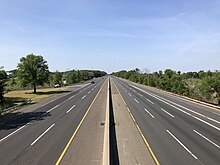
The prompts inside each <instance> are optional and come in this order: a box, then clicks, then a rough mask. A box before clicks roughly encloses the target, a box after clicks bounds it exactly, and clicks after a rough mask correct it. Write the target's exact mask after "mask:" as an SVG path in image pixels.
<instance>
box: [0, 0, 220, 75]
mask: <svg viewBox="0 0 220 165" xmlns="http://www.w3.org/2000/svg"><path fill="white" fill-rule="evenodd" d="M30 53H33V54H35V55H42V56H43V57H44V59H45V60H46V61H47V62H48V65H49V69H50V71H56V70H59V71H67V70H71V69H99V70H104V71H106V72H108V73H111V72H114V71H119V70H123V69H125V70H131V69H135V68H139V69H140V70H145V71H146V70H147V71H149V72H153V71H159V70H164V69H167V68H170V69H173V70H176V71H178V70H180V71H183V72H188V71H199V70H213V71H214V70H220V1H219V0H10V1H9V0H0V66H4V69H5V70H11V69H15V68H16V67H17V64H18V63H19V60H20V58H21V57H23V56H26V55H28V54H30Z"/></svg>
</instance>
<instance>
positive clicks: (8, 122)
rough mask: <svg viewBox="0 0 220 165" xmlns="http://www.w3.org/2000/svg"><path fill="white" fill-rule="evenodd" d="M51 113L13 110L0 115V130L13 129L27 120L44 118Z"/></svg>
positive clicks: (27, 121)
mask: <svg viewBox="0 0 220 165" xmlns="http://www.w3.org/2000/svg"><path fill="white" fill-rule="evenodd" d="M50 115H51V114H49V113H46V112H27V113H22V112H15V113H9V114H6V115H4V116H0V130H9V129H15V128H18V127H20V126H23V125H25V124H27V123H29V122H33V121H40V120H44V119H45V118H46V117H48V116H50Z"/></svg>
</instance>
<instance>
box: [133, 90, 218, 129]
mask: <svg viewBox="0 0 220 165" xmlns="http://www.w3.org/2000/svg"><path fill="white" fill-rule="evenodd" d="M134 88H137V87H135V86H134ZM138 89H139V90H141V91H143V92H144V93H146V94H148V95H150V96H152V97H154V98H156V99H158V100H160V101H161V102H163V103H165V104H167V105H169V106H171V107H173V108H175V109H177V110H179V111H181V112H183V113H185V114H187V115H189V116H191V117H193V118H195V119H197V120H199V121H201V122H203V123H205V124H207V125H209V126H210V127H212V128H215V129H217V130H218V131H220V128H219V127H217V126H215V125H212V124H210V123H209V122H207V121H204V120H203V119H200V118H199V117H196V116H194V115H192V114H190V113H188V112H186V111H184V110H182V109H180V108H178V107H176V106H174V105H172V104H170V103H168V102H166V101H164V100H162V99H160V98H159V97H158V96H157V95H153V94H150V93H148V92H146V91H144V90H142V89H140V88H138Z"/></svg>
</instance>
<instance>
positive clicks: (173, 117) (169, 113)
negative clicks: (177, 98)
mask: <svg viewBox="0 0 220 165" xmlns="http://www.w3.org/2000/svg"><path fill="white" fill-rule="evenodd" d="M161 110H162V111H163V112H165V113H166V114H168V115H170V116H171V117H172V118H174V116H173V115H171V114H170V113H169V112H167V111H165V110H164V109H163V108H161Z"/></svg>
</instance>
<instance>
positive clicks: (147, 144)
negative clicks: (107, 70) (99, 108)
mask: <svg viewBox="0 0 220 165" xmlns="http://www.w3.org/2000/svg"><path fill="white" fill-rule="evenodd" d="M113 83H114V81H113ZM114 85H115V83H114ZM115 87H116V89H117V91H118V93H119V95H120V96H121V98H122V100H123V102H124V104H125V106H126V107H127V111H128V113H129V114H130V116H131V118H132V120H133V122H134V124H135V126H136V128H137V129H138V131H139V133H140V135H141V137H142V139H143V140H144V143H145V144H146V146H147V148H148V150H149V151H150V154H151V156H152V157H153V159H154V161H155V163H156V164H157V165H160V163H159V161H158V160H157V158H156V156H155V154H154V153H153V150H152V149H151V147H150V145H149V143H148V141H147V140H146V138H145V137H144V135H143V133H142V131H141V129H140V127H139V125H138V124H137V123H136V120H135V118H134V116H133V114H132V113H131V111H130V109H129V108H128V106H127V104H126V102H125V100H124V99H123V97H122V95H121V93H120V92H119V90H118V88H117V86H116V85H115Z"/></svg>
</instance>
